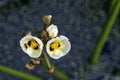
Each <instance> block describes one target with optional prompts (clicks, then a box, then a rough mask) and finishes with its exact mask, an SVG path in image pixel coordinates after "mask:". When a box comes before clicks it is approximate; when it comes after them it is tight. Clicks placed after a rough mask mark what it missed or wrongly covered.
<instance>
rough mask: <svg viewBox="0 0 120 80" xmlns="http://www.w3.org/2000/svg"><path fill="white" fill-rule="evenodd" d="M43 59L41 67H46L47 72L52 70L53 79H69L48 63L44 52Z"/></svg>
mask: <svg viewBox="0 0 120 80" xmlns="http://www.w3.org/2000/svg"><path fill="white" fill-rule="evenodd" d="M42 56H43V59H44V61H42V63H43V66H44V67H46V68H47V69H48V70H50V69H52V68H54V72H52V73H51V74H53V75H54V76H55V77H57V78H59V79H60V80H69V77H68V76H67V74H66V73H64V72H63V71H60V70H58V69H56V68H55V67H54V66H53V65H52V64H51V63H50V61H49V59H48V57H47V55H46V53H45V52H43V53H42Z"/></svg>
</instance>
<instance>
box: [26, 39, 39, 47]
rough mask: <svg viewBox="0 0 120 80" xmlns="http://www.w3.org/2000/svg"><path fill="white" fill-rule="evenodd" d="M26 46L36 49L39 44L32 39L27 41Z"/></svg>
mask: <svg viewBox="0 0 120 80" xmlns="http://www.w3.org/2000/svg"><path fill="white" fill-rule="evenodd" d="M28 46H29V47H32V48H33V49H38V46H39V44H38V43H37V42H36V41H35V40H34V39H32V40H30V41H28Z"/></svg>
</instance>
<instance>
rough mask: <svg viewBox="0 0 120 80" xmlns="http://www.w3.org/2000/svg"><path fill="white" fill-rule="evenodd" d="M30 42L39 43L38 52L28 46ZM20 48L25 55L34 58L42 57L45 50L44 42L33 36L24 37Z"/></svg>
mask: <svg viewBox="0 0 120 80" xmlns="http://www.w3.org/2000/svg"><path fill="white" fill-rule="evenodd" d="M30 40H35V41H36V42H37V44H38V45H39V46H38V49H37V50H35V49H33V48H32V47H30V46H28V42H29V41H30ZM20 46H21V48H22V50H23V51H24V52H25V53H27V54H28V55H29V56H30V57H32V58H37V57H39V56H40V55H41V53H42V49H43V43H42V41H41V40H40V39H39V38H37V37H34V36H32V35H26V36H25V37H23V38H22V39H21V40H20Z"/></svg>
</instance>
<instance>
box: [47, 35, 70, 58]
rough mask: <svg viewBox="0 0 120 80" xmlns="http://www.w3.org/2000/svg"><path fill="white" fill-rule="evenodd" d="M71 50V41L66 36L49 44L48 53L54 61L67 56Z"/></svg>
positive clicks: (52, 40) (57, 38)
mask: <svg viewBox="0 0 120 80" xmlns="http://www.w3.org/2000/svg"><path fill="white" fill-rule="evenodd" d="M70 49H71V44H70V41H69V40H68V38H67V37H65V36H62V35H61V36H59V37H56V38H53V39H51V40H49V41H48V42H47V45H46V51H47V53H48V55H49V56H50V57H51V58H53V59H59V58H61V57H62V56H65V55H66V54H67V53H68V52H69V51H70Z"/></svg>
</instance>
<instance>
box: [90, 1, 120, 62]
mask: <svg viewBox="0 0 120 80" xmlns="http://www.w3.org/2000/svg"><path fill="white" fill-rule="evenodd" d="M119 9H120V0H116V2H115V3H114V6H113V8H112V11H111V14H110V15H109V16H108V19H107V22H106V24H105V27H104V28H103V30H102V32H101V34H100V37H99V38H98V40H97V42H96V45H95V47H94V49H93V52H92V54H91V56H90V63H91V64H96V63H97V62H98V59H99V56H100V53H101V51H102V48H103V46H104V44H105V42H106V40H107V37H108V35H109V33H110V30H111V28H112V26H113V24H114V22H115V19H116V17H117V15H118V13H119Z"/></svg>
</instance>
